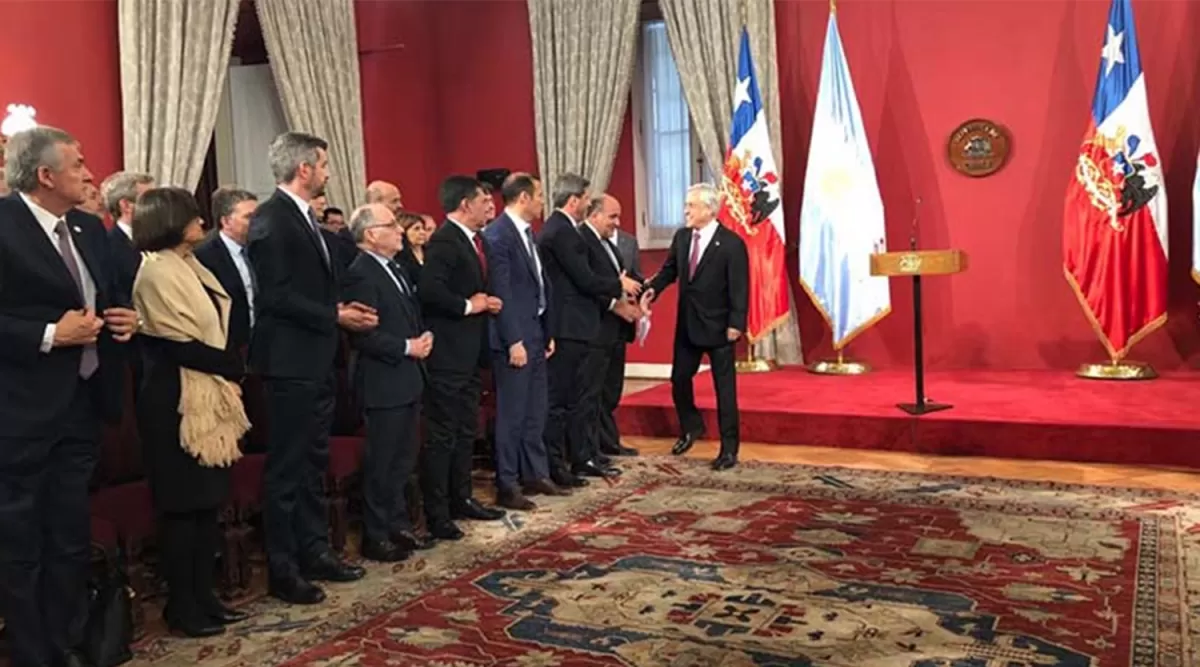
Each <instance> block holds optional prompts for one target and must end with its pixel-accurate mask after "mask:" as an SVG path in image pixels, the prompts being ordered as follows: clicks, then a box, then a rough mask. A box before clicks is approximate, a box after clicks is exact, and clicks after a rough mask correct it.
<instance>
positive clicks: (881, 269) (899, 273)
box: [871, 250, 967, 415]
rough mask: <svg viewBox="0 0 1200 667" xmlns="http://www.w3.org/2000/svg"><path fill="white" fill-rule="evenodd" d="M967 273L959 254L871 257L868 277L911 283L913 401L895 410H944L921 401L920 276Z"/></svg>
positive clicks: (911, 252)
mask: <svg viewBox="0 0 1200 667" xmlns="http://www.w3.org/2000/svg"><path fill="white" fill-rule="evenodd" d="M966 270H967V253H966V252H964V251H962V250H906V251H903V252H884V253H878V254H875V255H871V275H873V276H888V277H890V278H904V277H908V278H912V282H913V356H914V357H916V359H915V363H914V366H913V368H914V372H915V380H916V385H917V400H916V402H915V403H900V404H899V408H900V409H901V410H903V411H905V412H907V413H909V414H910V415H923V414H926V413H928V412H937V411H938V410H948V409H950V406H949V405H947V404H945V403H930V402H928V401H926V400H925V341H924V330H923V329H924V327H923V324H924V322H923V318H922V316H921V276H945V275H950V274H954V273H962V272H963V271H966Z"/></svg>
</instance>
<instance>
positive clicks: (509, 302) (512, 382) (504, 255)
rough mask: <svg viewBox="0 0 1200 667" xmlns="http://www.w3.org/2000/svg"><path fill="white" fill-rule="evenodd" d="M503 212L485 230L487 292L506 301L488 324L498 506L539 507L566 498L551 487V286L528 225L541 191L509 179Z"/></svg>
mask: <svg viewBox="0 0 1200 667" xmlns="http://www.w3.org/2000/svg"><path fill="white" fill-rule="evenodd" d="M500 194H501V197H502V198H503V200H504V213H502V214H501V215H500V216H499V217H498V218H496V219H495V220H493V221H492V222H491V224H489V225H488V226H487V229H485V230H484V232H483V233H484V236H485V237H486V238H487V240H488V263H489V264H490V268H489V271H488V293H489V294H492V295H494V296H496V297H498V298H499V299H500V300H501V301H503V302H504V308H503V309H502V310H501V311H500V312H498V313H496V314H495V315H494V316H493V317H492V319H491V321H490V322H489V324H488V344H489V347H490V348H491V354H492V376H493V378H494V380H495V382H496V486H497V502H498V503H499V504H500V505H501V506H503V507H507V508H509V509H514V510H532V509H534V508H535V507H536V505H534V504H533V502H532V501H531V500H529V499H528V498H527V497H526V495H537V494H546V495H567V493H569V492H568V491H566V490H564V489H562V488H560V487H559V486H558V485H556V484H555V483H554V482H552V481H550V468H549V464H548V461H547V459H546V445H545V444H544V443H543V442H542V433H543V431H544V430H545V428H546V410H547V406H548V403H547V375H546V359H548V358H549V357H550V355H552V354H554V340H553V339H552V338H551V337H550V335H549V327H548V324H547V323H548V321H549V318H548V317H547V312H546V311H547V308H548V305H549V303H550V288H551V286H550V281H549V279H548V278H547V277H546V271H545V269H544V268H543V266H542V260H541V257H540V256H539V254H538V249H537V243H536V242H535V241H534V238H533V229H532V228H531V227H530V221H531V220H533V219H534V218H536V217H538V216H540V215H541V214H542V184H541V183H540V182H539V181H538V180H537V179H536V178H534V177H533V176H531V175H529V174H526V173H519V172H518V173H515V174H511V175H510V176H509V177H508V178H507V179H505V181H504V184H503V185H502V186H501V188H500Z"/></svg>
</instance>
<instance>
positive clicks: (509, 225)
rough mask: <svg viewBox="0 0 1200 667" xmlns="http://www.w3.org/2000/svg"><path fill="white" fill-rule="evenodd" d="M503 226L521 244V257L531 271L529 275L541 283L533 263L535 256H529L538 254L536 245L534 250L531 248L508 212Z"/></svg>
mask: <svg viewBox="0 0 1200 667" xmlns="http://www.w3.org/2000/svg"><path fill="white" fill-rule="evenodd" d="M501 224H503V225H504V227H503V228H504V229H505V231H506V232H507V233H508V235H509V236H511V237H512V238H513V239H514V240H515V241H516V242H517V243H518V244H520V247H521V249H522V250H523V252H522V253H521V256H522V257H524V258H525V266H526V267H527V268H528V269H529V275H531V276H533V279H534V280H537V281H538V282H541V279H540V278H539V277H538V274H537V265H536V264H534V263H533V256H532V255H530V254H529V253H531V252H537V247H536V245H535V246H534V247H532V248H530V247H529V240H528V239H526V238H525V237H524V236H522V235H521V232H520V231H519V230H518V229H517V223H516V221H515V220H513V219H512V218H511V217H509V215H508V213H507V212H506V213H505V214H504V222H503V223H501ZM539 259H540V258H539Z"/></svg>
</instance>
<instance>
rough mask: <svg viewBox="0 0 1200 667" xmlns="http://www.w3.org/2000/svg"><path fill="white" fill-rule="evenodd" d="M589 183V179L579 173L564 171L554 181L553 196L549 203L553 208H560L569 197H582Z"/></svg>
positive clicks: (565, 203) (589, 185)
mask: <svg viewBox="0 0 1200 667" xmlns="http://www.w3.org/2000/svg"><path fill="white" fill-rule="evenodd" d="M591 185H592V183H591V181H589V180H588V179H586V178H584V177H582V176H580V175H579V174H572V173H570V172H568V173H565V174H563V175H562V176H559V177H558V180H556V181H554V198H553V199H552V201H551V203H553V204H554V208H562V207H564V206H566V205H567V201H568V200H570V199H571V197H582V196H583V193H585V192H587V189H588V188H589V187H591Z"/></svg>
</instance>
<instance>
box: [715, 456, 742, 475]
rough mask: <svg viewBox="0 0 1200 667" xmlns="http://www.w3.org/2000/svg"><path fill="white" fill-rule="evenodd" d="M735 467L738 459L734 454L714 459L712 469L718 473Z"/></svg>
mask: <svg viewBox="0 0 1200 667" xmlns="http://www.w3.org/2000/svg"><path fill="white" fill-rule="evenodd" d="M735 465H737V458H735V457H734V456H733V454H722V455H720V456H718V457H717V458H715V459H713V462H712V469H713V470H718V471H720V470H729V469H730V468H732V467H734V466H735Z"/></svg>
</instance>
